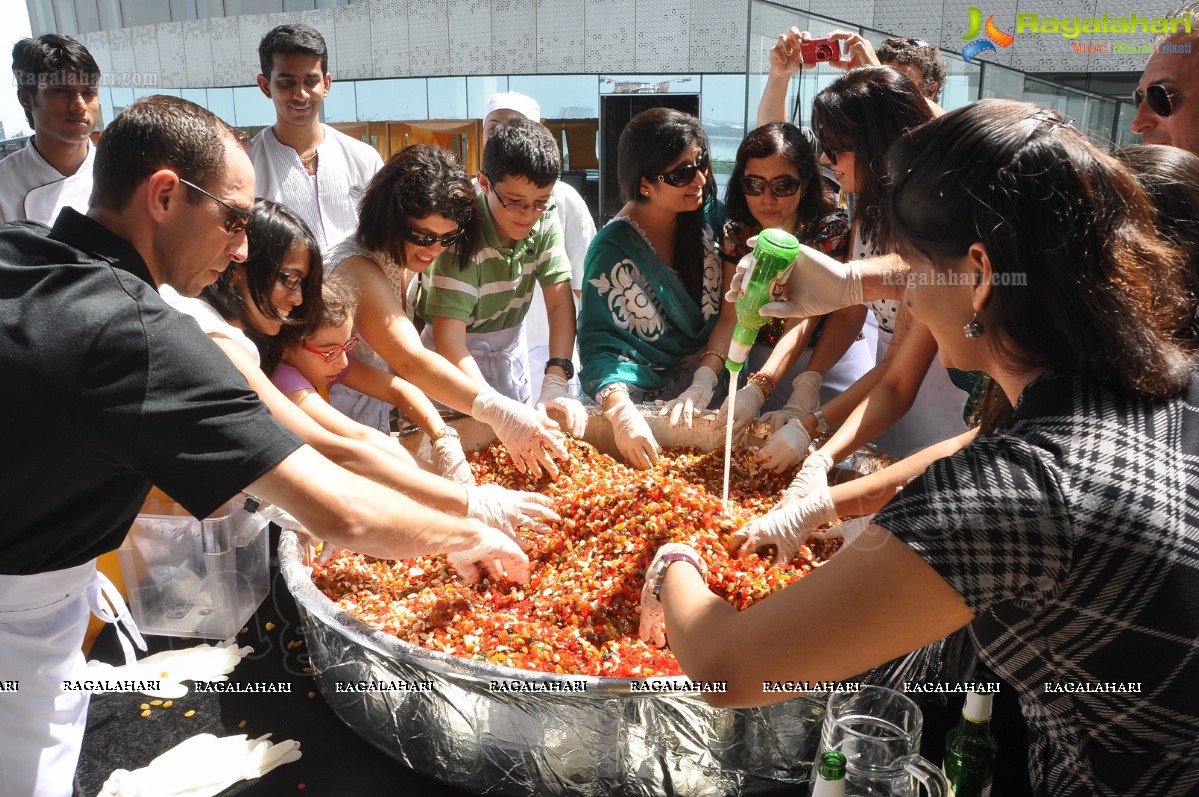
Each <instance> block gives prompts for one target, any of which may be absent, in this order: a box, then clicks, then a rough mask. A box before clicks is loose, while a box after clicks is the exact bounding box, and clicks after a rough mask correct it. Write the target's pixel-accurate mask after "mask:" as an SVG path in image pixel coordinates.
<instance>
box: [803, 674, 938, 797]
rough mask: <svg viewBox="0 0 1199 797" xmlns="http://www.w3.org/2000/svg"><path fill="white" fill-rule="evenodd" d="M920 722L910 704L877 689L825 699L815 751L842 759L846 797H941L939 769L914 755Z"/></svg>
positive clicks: (917, 710) (917, 709)
mask: <svg viewBox="0 0 1199 797" xmlns="http://www.w3.org/2000/svg"><path fill="white" fill-rule="evenodd" d="M923 724H924V718H923V716H922V715H921V714H920V707H919V706H917V705H916V704H915V703H914V702H912V700H911V698H909V697H907V696H906V695H903V694H901V693H899V692H896V691H895V690H893V689H887V688H885V687H882V686H865V687H862V689H861V690H859V691H857V692H834V693H833V694H832V695H830V696H829V699H828V708H827V710H826V711H825V715H824V727H823V729H822V732H821V734H820V750H819V751H818V752H817V754H816V758H817V760H819V759H820V753H823V752H824V751H826V750H839V751H840V752H841V753H842V754H843V755H844V756H845V759H846V766H845V794H846V797H865V795H869V796H870V797H917V795H922V794H923V795H927V796H928V797H945V795H948V794H949V785H948V784H947V783H946V781H945V776H944V775H943V774H942V773H941V770H940V768H939V767H937V766H934V765H933V764H932V763H931V762H929V761H928V760H927V759H925V758H923V757H921V756H920V754H919V750H920V730H921V727H922V726H923Z"/></svg>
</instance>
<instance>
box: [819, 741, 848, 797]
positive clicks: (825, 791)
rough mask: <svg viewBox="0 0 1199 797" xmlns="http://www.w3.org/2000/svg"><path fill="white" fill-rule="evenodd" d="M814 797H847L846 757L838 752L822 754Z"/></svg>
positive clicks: (832, 751)
mask: <svg viewBox="0 0 1199 797" xmlns="http://www.w3.org/2000/svg"><path fill="white" fill-rule="evenodd" d="M817 763H818V764H819V766H818V767H817V768H816V782H815V783H813V784H812V797H845V756H844V754H842V753H840V752H838V751H837V750H828V751H826V752H824V753H821V754H820V761H819V762H817Z"/></svg>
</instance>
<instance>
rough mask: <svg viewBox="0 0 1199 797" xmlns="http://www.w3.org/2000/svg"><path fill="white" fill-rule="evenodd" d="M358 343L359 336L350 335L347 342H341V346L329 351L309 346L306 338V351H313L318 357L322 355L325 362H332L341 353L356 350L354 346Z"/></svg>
mask: <svg viewBox="0 0 1199 797" xmlns="http://www.w3.org/2000/svg"><path fill="white" fill-rule="evenodd" d="M357 345H358V336H357V335H350V339H349V340H347V341H346V342H345V343H343V344H341V345H340V346H338V347H337V348H335V349H329V351H321V350H320V349H314V348H312V347H311V346H309V345H308V341H307V339H305V341H304V351H308V352H312V353H313V354H315V355H316V356H317V357H320V358H321V359H322V360H324V361H325V362H327V363H331V362H333V361H334V360H336V359H337V358H338V357H340V356H341V355H343V354H349V353H350V352H352V351H353V350H354V347H355V346H357Z"/></svg>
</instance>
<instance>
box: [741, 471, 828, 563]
mask: <svg viewBox="0 0 1199 797" xmlns="http://www.w3.org/2000/svg"><path fill="white" fill-rule="evenodd" d="M836 519H837V510H836V509H835V508H834V507H833V499H832V498H831V497H830V496H829V491H828V488H827V487H823V488H821V489H819V490H817V491H816V492H814V493H812V494H811V495H809V496H808V497H807V498H803V499H801V500H798V501H792V502H790V503H788V504H785V505H783V504H780V505H779V506H776V507H775V508H774V509H772V510H770V511H769V512H767V513H766V514H765V515H762V516H761V517H758V518H754V519H753V520H751V521H750V522H748V523H746V524H745V525H744V526H742V527H741V528H740V529H739V530H738V531H737V533H736V534H734V535H733V541H732V545H731V547H732V550H733V551H734V553H735V554H736V555H737V556H740V557H744V556H748V555H749V554H751V553H758V552H760V551H761V550H762V549H763V548H765V547H766V546H768V545H773V546H774V547H775V554H774V563H775V564H785V563H786V562H790V561H791V560H792V559H794V558H795V555H796V554H798V553H799V546H801V545H803V544H804V543H805V542H807V541H808V538H809V537H811V536H812V532H813V531H815V530H816V529H818V528H820V527H821V526H823V525H826V524H828V523H832V522H833V521H834V520H836Z"/></svg>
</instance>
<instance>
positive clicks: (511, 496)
mask: <svg viewBox="0 0 1199 797" xmlns="http://www.w3.org/2000/svg"><path fill="white" fill-rule="evenodd" d="M552 506H553V500H552V499H551V498H550V497H549V496H548V495H542V494H541V493H525V492H521V491H519V490H509V489H507V488H506V487H500V486H499V485H498V484H480V485H476V486H473V487H467V488H466V515H467V517H472V518H474V519H475V520H479V521H482V522H483V524H484V525H486V526H490V527H491V528H493V529H498V530H499V531H502V532H504V533H505V534H507V535H508V536H509V537H510V538H511V539H512V541H513V542H515V543H516V544H517V545H519V546H520V547H521V548H525V547H526V545H525V542H524V540H522V539H521V538H520V535H519V534H517V533H516V530H517V529H518V528H520V527H522V526H523V527H524V528H527V529H530V530H532V531H537V532H546V531H549V530H550V527H549V526H547V525H546V524H545V521H547V520H561V519H562V518H561V517H559V516H558V513H557V512H555V511H554V510H553V509H552V508H551V507H552Z"/></svg>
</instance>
